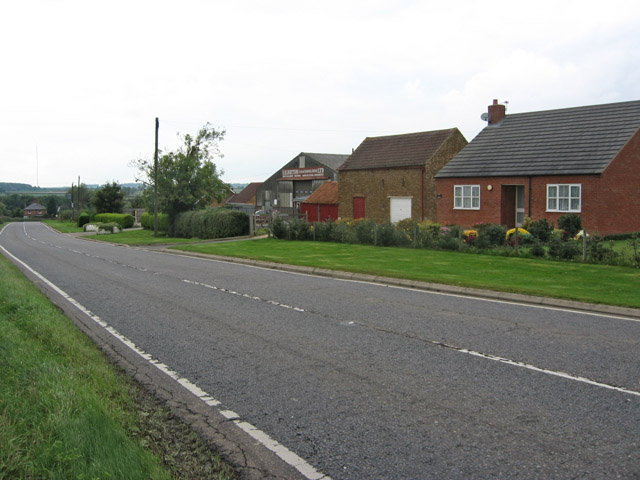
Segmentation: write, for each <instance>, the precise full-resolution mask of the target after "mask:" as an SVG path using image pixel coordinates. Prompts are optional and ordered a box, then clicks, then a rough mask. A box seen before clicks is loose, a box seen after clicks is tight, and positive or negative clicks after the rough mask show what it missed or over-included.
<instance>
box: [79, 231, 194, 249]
mask: <svg viewBox="0 0 640 480" xmlns="http://www.w3.org/2000/svg"><path fill="white" fill-rule="evenodd" d="M91 238H92V239H93V240H100V241H103V242H110V243H123V244H126V245H156V244H163V243H178V244H179V243H194V242H201V241H202V240H200V239H199V238H176V237H169V236H167V235H166V234H165V233H158V236H157V237H154V236H153V230H144V229H143V230H125V231H123V232H120V233H112V234H109V235H94V236H92V237H91Z"/></svg>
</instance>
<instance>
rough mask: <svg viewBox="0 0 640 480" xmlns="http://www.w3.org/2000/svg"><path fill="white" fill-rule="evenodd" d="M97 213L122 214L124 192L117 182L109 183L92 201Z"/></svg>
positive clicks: (94, 195)
mask: <svg viewBox="0 0 640 480" xmlns="http://www.w3.org/2000/svg"><path fill="white" fill-rule="evenodd" d="M92 202H93V205H94V206H95V207H96V212H97V213H122V209H123V208H124V192H123V191H122V187H121V186H120V185H118V184H117V183H116V182H111V183H107V184H105V185H103V186H102V188H99V189H98V190H96V191H95V192H94V194H93V199H92Z"/></svg>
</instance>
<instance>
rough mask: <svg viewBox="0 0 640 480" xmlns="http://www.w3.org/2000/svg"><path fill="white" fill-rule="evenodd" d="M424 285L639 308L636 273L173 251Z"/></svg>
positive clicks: (428, 258) (348, 252) (287, 249)
mask: <svg viewBox="0 0 640 480" xmlns="http://www.w3.org/2000/svg"><path fill="white" fill-rule="evenodd" d="M171 248H175V249H179V250H185V251H190V252H199V253H206V254H214V255H226V256H231V257H241V258H251V259H257V260H265V261H270V262H277V263H286V264H292V265H303V266H308V267H317V268H327V269H332V270H342V271H348V272H355V273H364V274H370V275H380V276H385V277H393V278H406V279H410V280H418V281H423V282H435V283H443V284H447V285H458V286H463V287H473V288H483V289H490V290H497V291H504V292H513V293H523V294H528V295H537V296H546V297H554V298H562V299H568V300H577V301H582V302H589V303H601V304H607V305H618V306H624V307H634V308H640V295H639V294H638V292H640V270H639V269H633V268H629V267H612V266H606V265H591V264H582V263H572V262H559V261H552V260H543V259H529V258H515V257H501V256H494V255H479V254H471V253H462V252H447V251H439V250H425V249H415V250H414V249H409V248H393V247H373V246H368V245H351V244H341V243H324V242H310V241H305V242H299V241H284V240H274V239H262V240H253V241H247V242H227V243H210V244H201V245H188V246H187V245H184V246H176V247H171Z"/></svg>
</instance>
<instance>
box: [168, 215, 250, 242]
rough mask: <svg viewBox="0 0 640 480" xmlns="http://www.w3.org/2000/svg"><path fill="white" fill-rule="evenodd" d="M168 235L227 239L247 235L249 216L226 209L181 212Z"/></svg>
mask: <svg viewBox="0 0 640 480" xmlns="http://www.w3.org/2000/svg"><path fill="white" fill-rule="evenodd" d="M170 234H171V235H175V236H176V237H183V238H194V237H197V238H203V239H208V238H228V237H238V236H241V235H248V234H249V215H247V214H246V213H244V212H241V211H239V210H230V209H227V208H207V209H204V210H193V211H190V212H182V213H180V214H178V215H177V216H176V220H175V222H174V224H173V226H172V228H171V229H170Z"/></svg>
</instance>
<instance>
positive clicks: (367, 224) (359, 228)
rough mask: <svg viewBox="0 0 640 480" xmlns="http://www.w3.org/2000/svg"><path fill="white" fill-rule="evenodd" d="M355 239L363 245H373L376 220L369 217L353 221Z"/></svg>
mask: <svg viewBox="0 0 640 480" xmlns="http://www.w3.org/2000/svg"><path fill="white" fill-rule="evenodd" d="M354 224H355V231H356V239H357V240H358V243H361V244H363V245H373V242H374V240H375V229H376V222H375V221H373V220H369V219H364V218H361V219H358V220H356V221H355V222H354Z"/></svg>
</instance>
